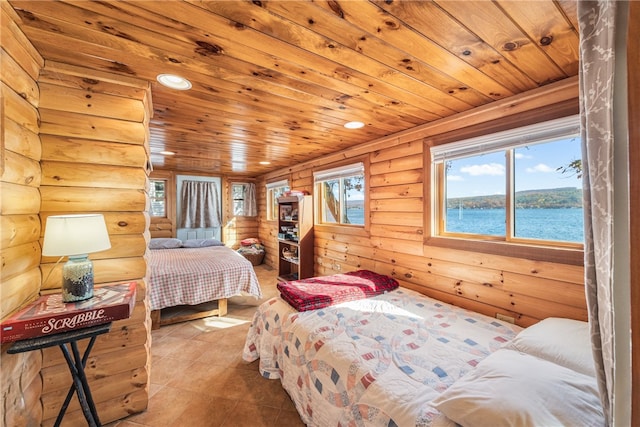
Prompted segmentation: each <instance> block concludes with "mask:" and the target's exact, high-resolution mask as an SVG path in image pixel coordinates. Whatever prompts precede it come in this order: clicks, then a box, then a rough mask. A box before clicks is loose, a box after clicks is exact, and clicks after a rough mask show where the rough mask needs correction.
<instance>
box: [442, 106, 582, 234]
mask: <svg viewBox="0 0 640 427" xmlns="http://www.w3.org/2000/svg"><path fill="white" fill-rule="evenodd" d="M431 152H432V157H433V170H434V173H435V179H434V183H435V186H436V187H435V188H434V190H435V191H434V194H436V195H437V204H436V206H437V209H436V212H435V213H436V215H435V218H436V223H435V224H434V229H435V233H434V234H436V235H440V236H445V237H446V236H449V237H458V238H469V239H479V240H504V241H509V242H518V243H528V244H540V245H549V246H558V245H564V246H575V247H578V246H580V245H582V244H583V241H584V230H583V209H582V173H581V164H582V163H581V145H580V136H579V121H578V118H577V117H570V118H564V119H558V120H554V121H550V122H545V123H540V124H537V125H532V126H526V127H524V128H518V129H514V130H510V131H505V132H500V133H496V134H493V135H487V136H484V137H480V138H473V139H470V140H466V141H461V142H456V143H452V144H445V145H442V146H437V147H432V149H431Z"/></svg>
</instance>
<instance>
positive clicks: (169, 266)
mask: <svg viewBox="0 0 640 427" xmlns="http://www.w3.org/2000/svg"><path fill="white" fill-rule="evenodd" d="M149 247H150V250H149V256H148V262H149V301H150V305H151V310H152V312H151V320H152V324H153V326H152V327H153V328H158V327H160V326H162V325H166V324H171V323H176V322H182V321H185V320H192V319H197V318H202V317H208V316H213V315H218V316H224V315H225V314H226V312H227V299H228V298H230V297H233V296H237V295H252V296H255V297H257V298H260V297H261V290H260V285H259V283H258V279H257V277H256V274H255V272H254V270H253V265H252V264H251V262H250V261H249V260H247V259H246V258H244V257H243V256H242V255H240V254H238V253H237V252H236V251H234V250H232V249H230V248H228V247H226V246H224V245H222V243H220V242H219V241H217V240H215V239H193V240H187V241H185V242H182V241H181V240H179V239H152V240H151V243H150V246H149ZM172 307H179V308H180V311H177V310H176V312H177V313H178V314H175V313H174V315H171V316H163V315H162V313H161V310H163V309H168V308H172Z"/></svg>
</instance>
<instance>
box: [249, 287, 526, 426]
mask: <svg viewBox="0 0 640 427" xmlns="http://www.w3.org/2000/svg"><path fill="white" fill-rule="evenodd" d="M520 330H521V328H520V327H518V326H514V325H511V324H508V323H505V322H501V321H499V320H496V319H493V318H489V317H487V316H483V315H481V314H477V313H473V312H470V311H466V310H463V309H460V308H457V307H454V306H451V305H449V304H446V303H443V302H440V301H437V300H435V299H432V298H429V297H426V296H424V295H421V294H419V293H417V292H414V291H411V290H409V289H406V288H399V289H397V290H395V291H391V292H388V293H386V294H382V295H379V296H375V297H372V298H367V299H362V300H358V301H351V302H345V303H342V304H338V305H334V306H331V307H326V308H323V309H320V310H313V311H305V312H296V311H295V310H294V309H293V308H292V307H291V306H289V305H288V304H287V303H286V302H284V301H282V300H281V299H280V298H272V299H270V300H269V301H267V302H265V303H263V304H262V305H261V306H260V307H259V308H258V310H257V312H256V314H255V316H254V318H253V323H252V325H251V328H250V330H249V332H248V335H247V338H246V342H245V347H244V352H243V358H244V360H246V361H254V360H256V359H258V358H260V363H259V369H260V373H261V374H262V375H263V376H264V377H267V378H279V379H280V381H281V382H282V385H283V387H284V388H285V389H286V390H287V392H288V393H289V395H290V396H291V398H292V400H293V401H294V403H295V405H296V408H297V410H298V412H299V413H300V415H301V417H302V420H303V421H304V422H305V423H306V424H307V425H309V426H348V425H367V426H433V425H435V422H434V421H435V420H437V419H438V420H440V421H438V422H442V418H444V417H443V416H442V415H441V414H440V413H439V412H438V411H437V410H436V409H434V408H433V407H431V406H430V404H429V402H430V401H431V400H432V399H433V398H434V397H435V396H437V395H438V394H439V393H441V392H442V391H444V390H445V389H446V388H447V387H449V386H450V385H451V384H453V382H454V381H456V380H457V379H458V378H460V377H461V376H462V375H464V374H465V373H466V372H468V371H469V370H471V369H473V367H475V366H476V365H477V364H478V363H479V362H480V361H481V360H482V359H484V358H485V357H486V356H487V355H489V354H490V353H492V352H494V351H495V350H497V349H498V348H500V347H501V346H502V345H503V344H504V343H506V342H507V341H510V340H511V339H513V338H514V337H515V335H516V334H517V333H518V332H519V331H520Z"/></svg>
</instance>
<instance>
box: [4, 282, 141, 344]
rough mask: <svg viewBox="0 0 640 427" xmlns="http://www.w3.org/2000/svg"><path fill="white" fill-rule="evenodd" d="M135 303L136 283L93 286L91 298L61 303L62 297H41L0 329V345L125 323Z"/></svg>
mask: <svg viewBox="0 0 640 427" xmlns="http://www.w3.org/2000/svg"><path fill="white" fill-rule="evenodd" d="M135 303H136V282H128V283H120V284H111V285H103V286H96V287H95V288H94V290H93V298H90V299H87V300H84V301H76V302H67V303H65V302H63V301H62V293H57V294H50V295H43V296H41V297H40V298H38V299H37V300H35V301H34V302H32V303H31V304H29V305H28V306H26V307H25V308H23V309H22V310H20V311H18V312H16V313H15V314H14V315H12V316H11V317H9V318H7V319H5V320H4V321H3V322H2V324H1V325H0V342H1V343H2V344H4V343H7V342H12V341H18V340H24V339H27V338H34V337H39V336H46V335H53V334H57V333H60V332H66V331H71V330H74V329H79V328H86V327H88V326H94V325H99V324H102V323H108V322H112V321H114V320H120V319H126V318H128V317H129V316H130V315H131V313H132V312H133V307H134V306H135Z"/></svg>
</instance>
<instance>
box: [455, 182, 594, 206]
mask: <svg viewBox="0 0 640 427" xmlns="http://www.w3.org/2000/svg"><path fill="white" fill-rule="evenodd" d="M461 205H462V207H463V208H464V209H500V208H504V207H505V196H503V195H494V196H478V197H459V198H455V199H449V201H448V203H447V208H448V209H453V208H458V207H460V206H461ZM581 207H582V190H580V189H578V188H574V187H564V188H552V189H546V190H527V191H518V192H516V209H542V208H546V209H549V208H551V209H558V208H581Z"/></svg>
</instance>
